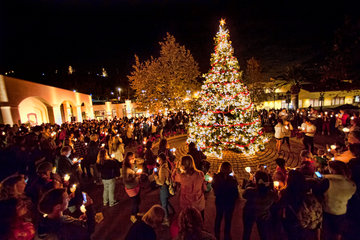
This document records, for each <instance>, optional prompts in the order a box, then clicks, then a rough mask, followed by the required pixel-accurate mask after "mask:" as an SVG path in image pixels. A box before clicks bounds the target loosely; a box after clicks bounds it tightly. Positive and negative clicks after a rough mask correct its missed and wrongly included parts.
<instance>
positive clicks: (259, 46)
mask: <svg viewBox="0 0 360 240" xmlns="http://www.w3.org/2000/svg"><path fill="white" fill-rule="evenodd" d="M89 2H91V3H89ZM0 9H1V10H0V11H1V12H0V15H1V16H0V24H1V25H0V27H1V38H0V54H1V55H0V73H4V72H6V71H9V70H14V71H15V74H14V76H15V77H19V78H23V79H27V80H32V81H37V82H42V83H47V84H51V82H50V80H49V78H47V77H46V74H50V73H52V72H54V71H55V70H58V71H60V72H61V71H66V70H67V66H69V65H71V66H72V67H73V68H74V69H75V70H77V71H84V72H91V73H95V72H98V73H100V69H101V67H104V68H105V69H106V70H107V71H108V73H109V78H108V80H107V81H109V83H108V84H109V85H112V84H113V85H114V84H115V85H116V84H117V83H114V81H117V82H118V81H125V80H126V76H127V75H128V74H129V73H130V71H131V66H132V64H133V62H134V54H137V55H139V57H140V59H147V58H149V57H150V56H151V55H152V56H155V57H156V56H158V54H159V45H158V42H159V41H160V40H162V38H163V37H164V36H165V34H166V32H169V33H171V34H173V35H174V36H175V38H176V39H177V41H178V42H180V43H181V44H182V45H185V47H186V48H187V49H189V50H190V51H191V53H192V54H193V56H194V58H195V60H196V61H198V62H199V65H200V70H201V72H202V73H204V72H207V70H208V68H209V63H210V54H211V53H212V52H213V44H214V40H213V38H214V36H215V34H216V32H217V30H218V25H219V20H220V18H222V17H223V18H226V20H227V26H228V27H229V29H230V36H231V40H232V41H233V47H234V49H235V56H236V57H238V59H239V61H240V67H241V68H242V69H244V68H245V61H246V60H247V59H249V58H250V57H252V56H253V57H255V58H256V59H258V60H259V61H260V63H261V65H262V67H263V70H264V73H266V74H268V75H269V76H273V77H275V76H277V75H279V74H281V72H282V71H284V69H285V67H286V66H289V65H292V64H295V63H303V62H306V61H312V59H314V58H316V57H318V56H320V55H321V54H323V51H326V49H328V48H329V46H331V43H332V42H333V39H334V31H335V30H336V29H337V28H338V27H340V26H341V25H342V24H343V23H344V18H345V16H346V15H350V16H355V17H357V16H356V15H358V14H359V13H358V12H359V11H358V9H359V8H358V7H357V6H356V5H355V4H354V2H352V1H337V2H334V3H333V2H332V1H316V0H313V1H288V0H287V1H286V0H284V1H276V0H274V1H255V0H253V1H240V0H239V1H185V0H183V1H139V0H138V1H135V0H133V1H130V0H129V1H110V0H108V1H81V0H77V1H66V0H63V1H60V0H57V1H56V0H48V1H39V0H26V1H17V0H12V1H6V2H5V1H1V6H0ZM41 73H45V76H42V75H41ZM114 76H116V80H114V79H112V77H114Z"/></svg>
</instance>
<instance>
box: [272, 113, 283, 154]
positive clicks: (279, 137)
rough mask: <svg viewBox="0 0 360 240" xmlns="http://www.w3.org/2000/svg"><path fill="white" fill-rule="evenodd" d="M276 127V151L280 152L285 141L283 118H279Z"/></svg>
mask: <svg viewBox="0 0 360 240" xmlns="http://www.w3.org/2000/svg"><path fill="white" fill-rule="evenodd" d="M274 129H275V135H274V137H275V139H276V147H275V148H276V152H277V153H280V150H281V144H282V143H283V138H284V125H283V120H282V119H278V123H277V124H276V125H275V127H274Z"/></svg>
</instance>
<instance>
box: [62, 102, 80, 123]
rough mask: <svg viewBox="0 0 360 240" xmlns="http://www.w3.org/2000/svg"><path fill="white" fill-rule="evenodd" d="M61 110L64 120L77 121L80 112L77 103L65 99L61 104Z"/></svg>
mask: <svg viewBox="0 0 360 240" xmlns="http://www.w3.org/2000/svg"><path fill="white" fill-rule="evenodd" d="M60 112H61V119H62V122H75V121H77V118H78V114H77V109H76V105H75V104H74V103H72V102H71V101H69V100H65V101H63V102H62V103H61V104H60Z"/></svg>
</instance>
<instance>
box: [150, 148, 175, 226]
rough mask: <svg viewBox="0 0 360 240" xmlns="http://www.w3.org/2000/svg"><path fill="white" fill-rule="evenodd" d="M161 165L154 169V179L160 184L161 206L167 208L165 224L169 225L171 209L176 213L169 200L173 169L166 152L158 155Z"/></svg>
mask: <svg viewBox="0 0 360 240" xmlns="http://www.w3.org/2000/svg"><path fill="white" fill-rule="evenodd" d="M158 160H159V164H160V167H159V169H158V170H157V171H154V179H155V181H156V184H158V185H160V186H161V187H160V202H161V206H162V207H163V208H164V210H165V217H164V222H163V225H166V226H169V225H170V222H169V210H171V212H172V213H174V208H173V206H172V205H171V204H170V202H169V196H170V193H169V184H170V183H171V180H170V178H171V171H170V169H169V166H168V162H167V159H166V156H165V154H164V153H161V154H160V155H159V156H158Z"/></svg>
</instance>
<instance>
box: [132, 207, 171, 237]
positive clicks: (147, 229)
mask: <svg viewBox="0 0 360 240" xmlns="http://www.w3.org/2000/svg"><path fill="white" fill-rule="evenodd" d="M164 215H165V213H164V209H163V208H162V207H161V206H160V205H154V206H152V207H151V208H150V209H149V210H148V211H147V212H146V213H145V214H144V216H143V217H142V219H141V220H140V221H136V223H134V224H133V225H132V226H131V228H130V230H129V232H128V233H127V235H126V237H125V239H126V240H143V239H147V240H156V233H155V229H156V228H158V227H159V225H160V224H161V223H162V221H163V219H164Z"/></svg>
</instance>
